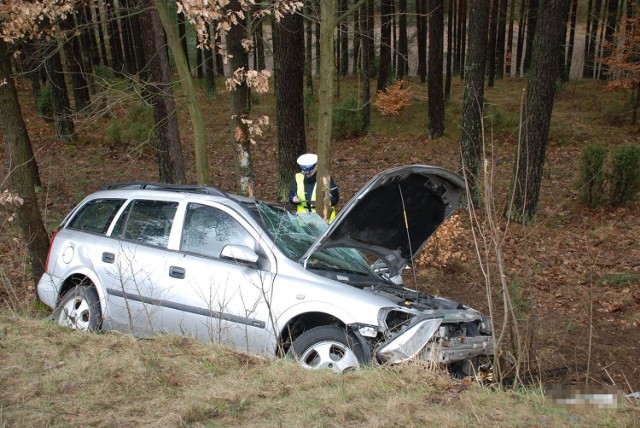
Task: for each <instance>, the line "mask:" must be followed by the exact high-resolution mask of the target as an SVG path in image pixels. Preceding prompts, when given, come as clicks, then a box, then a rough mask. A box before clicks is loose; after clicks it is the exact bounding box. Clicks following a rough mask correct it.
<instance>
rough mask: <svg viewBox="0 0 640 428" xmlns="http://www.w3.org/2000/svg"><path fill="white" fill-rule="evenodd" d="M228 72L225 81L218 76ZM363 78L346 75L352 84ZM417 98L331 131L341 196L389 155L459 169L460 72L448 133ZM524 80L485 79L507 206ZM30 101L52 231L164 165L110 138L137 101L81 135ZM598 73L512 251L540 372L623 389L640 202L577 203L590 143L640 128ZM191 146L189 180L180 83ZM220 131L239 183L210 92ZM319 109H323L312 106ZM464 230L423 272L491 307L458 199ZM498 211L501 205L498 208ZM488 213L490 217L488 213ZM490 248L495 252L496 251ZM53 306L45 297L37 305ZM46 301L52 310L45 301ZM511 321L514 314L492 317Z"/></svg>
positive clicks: (17, 266) (272, 162) (15, 260)
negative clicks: (350, 128) (64, 132)
mask: <svg viewBox="0 0 640 428" xmlns="http://www.w3.org/2000/svg"><path fill="white" fill-rule="evenodd" d="M222 86H223V84H222V83H220V87H222ZM353 86H355V83H354V82H344V83H342V84H341V86H340V90H341V92H342V93H341V96H340V98H342V99H344V98H346V97H347V94H348V91H349V89H350V88H351V87H353ZM407 86H408V87H409V88H410V90H411V91H412V97H413V98H412V105H411V106H410V107H409V108H408V109H407V110H405V111H403V112H402V113H401V114H400V115H399V116H396V117H383V116H380V115H379V113H377V112H376V111H375V109H374V111H373V115H372V127H371V130H370V132H369V133H368V134H367V135H363V136H353V137H348V138H340V139H338V140H337V141H334V143H333V169H332V175H333V177H334V178H335V180H336V181H337V183H338V184H339V186H340V194H341V202H340V204H339V205H338V210H339V209H340V207H341V206H342V205H343V204H344V203H345V202H347V201H348V200H349V198H350V197H351V196H352V195H353V194H354V193H355V192H356V191H357V190H358V189H359V188H360V187H361V186H362V185H363V184H364V183H366V182H367V181H368V180H369V179H370V178H371V177H372V176H373V175H375V174H376V173H378V172H380V171H382V170H385V169H387V168H389V167H394V166H399V165H404V164H412V163H421V164H430V165H436V166H441V167H444V168H448V169H451V170H453V171H458V170H459V157H460V155H459V145H458V140H459V136H460V132H461V125H460V122H461V116H462V115H461V112H462V92H461V91H462V85H461V83H460V82H459V81H456V82H454V87H453V92H452V98H451V100H450V101H449V102H448V104H447V113H446V114H447V123H446V126H447V130H446V134H445V136H444V137H443V138H439V139H436V140H430V139H428V138H427V137H426V136H425V135H426V129H427V113H426V111H427V108H426V88H425V86H424V85H421V84H419V83H418V82H414V81H409V82H407ZM525 86H526V82H525V81H524V80H522V79H508V80H505V81H498V82H496V85H495V87H494V88H488V89H487V91H486V94H485V95H486V98H487V102H488V103H489V107H488V108H487V113H488V119H487V122H486V123H487V124H490V125H487V127H488V129H490V130H491V131H492V132H487V151H488V153H489V159H490V163H489V167H490V169H491V170H492V171H493V175H494V182H493V186H494V189H493V193H494V195H495V196H494V200H493V201H492V203H493V204H494V206H495V211H496V212H497V213H498V214H499V213H500V212H502V209H503V208H502V207H504V206H505V203H506V194H507V190H508V186H509V183H510V178H511V172H512V170H513V162H514V154H515V145H516V142H517V136H518V128H517V125H518V118H519V111H520V99H521V96H522V91H523V90H524V88H525ZM20 88H21V91H20V96H21V103H22V109H23V115H24V117H25V119H26V122H27V127H28V130H29V135H30V137H31V141H32V144H33V146H34V150H35V153H36V158H37V161H38V165H39V168H40V173H41V177H42V181H43V184H44V186H43V189H42V191H41V192H40V194H39V195H40V202H41V209H42V211H43V215H44V216H45V219H46V225H47V228H48V230H49V231H50V232H53V231H54V230H55V228H56V226H57V224H58V223H59V222H60V220H61V219H62V218H64V216H65V215H66V214H67V213H68V212H69V210H70V209H72V208H73V206H75V204H76V203H77V202H79V201H80V200H81V199H82V198H83V197H84V196H86V195H87V194H89V193H91V192H93V191H95V190H97V189H99V188H100V187H102V186H104V185H105V184H107V183H110V182H116V181H145V180H148V181H155V180H157V179H158V173H157V166H156V163H155V157H154V156H153V155H152V151H151V150H150V149H149V148H148V147H147V148H144V147H142V148H140V147H138V146H136V145H135V144H125V143H115V142H109V141H108V139H107V137H106V135H107V129H108V127H109V125H110V123H111V120H112V119H111V117H120V118H122V117H124V116H125V115H126V112H127V110H125V109H124V108H122V109H121V107H120V106H119V105H118V104H117V103H116V104H113V106H112V108H111V109H110V116H111V117H103V118H99V119H96V120H92V121H88V120H86V119H85V120H84V122H79V123H78V135H79V138H78V139H77V140H76V141H74V142H70V143H62V142H59V141H56V139H55V138H54V134H53V125H52V123H49V122H46V121H45V120H43V119H42V118H40V117H38V116H37V115H36V114H35V111H34V107H33V105H34V103H33V100H32V99H30V96H29V93H28V90H27V88H26V86H21V87H20ZM602 88H603V85H602V83H601V82H598V81H593V82H592V81H572V82H569V83H567V84H565V86H564V87H563V88H562V89H561V90H560V91H559V93H558V95H557V98H556V104H555V107H554V116H553V120H552V126H551V135H550V139H549V145H548V148H547V153H546V159H547V161H546V165H545V168H544V179H543V182H542V190H541V194H540V203H539V213H538V218H537V221H536V223H535V224H533V225H529V226H522V225H516V224H510V225H509V227H508V228H506V224H505V223H504V222H502V223H501V230H502V232H503V233H504V234H505V235H504V241H503V248H502V251H503V253H504V259H505V261H504V267H505V280H506V284H507V285H508V286H509V290H510V292H511V295H512V298H513V300H514V303H515V307H516V314H517V316H518V319H519V330H520V332H521V335H522V338H523V343H524V345H525V346H524V348H523V353H524V354H525V355H527V357H528V362H529V366H530V368H531V371H532V372H533V373H534V377H535V379H536V380H541V381H542V382H543V383H558V382H564V383H570V382H584V380H585V378H586V377H588V378H589V380H590V382H591V383H593V384H616V385H618V386H619V387H620V388H623V389H624V390H625V391H628V392H631V391H640V367H639V365H638V355H640V333H639V331H640V330H639V324H640V206H639V205H637V204H636V205H635V206H631V207H625V208H616V209H611V208H604V209H601V210H592V209H588V208H585V207H584V206H583V205H581V203H580V197H579V195H580V189H579V187H578V178H579V166H580V156H581V151H582V149H583V147H584V146H585V145H586V144H589V143H601V144H602V145H604V146H605V147H608V148H609V149H610V150H612V151H613V150H615V149H616V148H618V147H621V146H623V145H625V144H629V143H635V144H637V143H638V140H639V137H638V130H637V128H636V129H633V128H631V127H630V126H629V125H628V122H629V120H628V117H626V116H625V114H624V109H625V100H624V97H622V96H620V94H614V93H607V92H603V91H602ZM177 100H178V106H179V118H180V119H179V120H180V132H181V140H182V145H183V154H184V157H185V162H186V165H187V168H188V177H189V181H190V182H192V183H193V182H195V171H194V155H193V150H192V143H191V142H192V133H191V131H190V122H189V119H188V117H187V115H186V109H185V108H181V107H180V106H181V105H182V102H183V101H184V100H182V99H181V98H180V97H178V99H177ZM202 104H203V109H204V117H205V120H206V121H207V128H208V132H209V143H208V152H209V161H210V165H211V174H212V184H213V185H215V186H218V187H220V188H221V189H223V190H225V191H228V192H232V193H233V192H236V189H237V187H236V184H235V176H234V174H235V171H234V167H233V165H234V155H233V150H232V147H231V145H230V144H229V143H228V140H229V132H230V131H229V125H228V122H229V118H228V116H229V114H228V111H229V104H230V103H229V99H228V94H225V93H222V92H220V95H219V97H218V98H217V99H216V100H207V101H203V102H202ZM273 106H274V102H273V95H272V94H270V95H266V96H256V97H254V106H253V107H254V108H253V113H254V114H255V115H256V116H257V115H261V114H268V115H270V116H271V117H272V122H275V115H274V114H273ZM311 117H312V118H313V117H314V110H312V113H311ZM265 131H266V132H265V134H264V137H263V138H262V139H260V140H259V141H258V143H257V144H256V145H255V146H254V147H253V153H252V160H253V166H254V170H255V178H256V195H257V197H258V198H260V199H264V200H269V201H275V199H276V194H277V191H276V189H277V185H278V183H277V177H278V175H277V142H276V128H275V125H274V124H272V125H271V127H269V128H268V129H266V130H265ZM308 135H309V140H308V142H307V143H308V147H309V150H310V151H312V150H314V147H315V119H312V120H311V121H310V125H309V132H308ZM0 159H1V160H2V166H1V167H0V168H1V169H0V176H1V177H6V176H7V171H6V159H5V158H4V154H2V155H0ZM2 215H3V217H0V228H1V229H0V231H1V232H2V233H1V235H0V241H1V242H0V244H1V245H0V260H1V262H0V266H1V269H2V270H1V272H0V273H1V274H2V275H3V288H2V289H0V302H1V304H2V306H3V307H9V308H11V309H12V310H14V311H16V310H20V311H26V312H29V313H33V311H34V308H37V305H33V304H31V303H32V302H33V301H34V300H35V297H34V293H35V291H34V284H33V282H32V281H30V280H29V279H28V274H27V269H28V268H27V264H26V263H25V257H26V256H25V246H24V244H23V242H22V241H21V239H20V236H19V234H18V233H17V231H16V228H15V225H13V224H9V223H8V222H7V217H6V215H5V214H2ZM459 217H460V221H461V223H462V225H463V228H464V233H462V234H461V235H460V236H459V238H458V239H459V240H458V241H457V242H456V246H455V247H456V248H455V250H456V252H458V253H459V254H460V257H458V258H457V259H454V260H451V261H449V262H448V263H447V264H446V266H444V267H436V266H428V265H425V264H418V265H417V268H416V269H417V271H416V277H417V279H418V282H419V286H420V287H423V288H425V289H427V290H429V291H431V292H432V293H434V294H438V295H442V296H443V297H448V298H452V299H455V300H458V301H460V302H463V303H467V304H470V305H472V306H474V307H476V308H478V309H480V310H484V311H486V310H487V306H488V305H487V301H488V299H487V292H486V287H485V278H484V276H483V275H482V271H481V269H480V266H479V263H478V256H477V255H476V250H475V248H476V246H478V247H480V248H482V247H483V244H478V245H476V243H474V240H473V235H472V233H471V222H470V220H469V215H468V213H467V212H466V211H464V210H462V211H461V212H460V216H459ZM498 217H499V216H498ZM483 218H484V217H483ZM487 257H488V258H489V259H491V260H493V259H494V256H493V255H491V254H489V255H487ZM491 275H492V276H491V284H492V285H491V297H492V298H493V300H494V302H499V300H500V298H501V297H500V296H501V292H500V290H499V284H498V282H499V281H498V278H499V275H498V272H497V270H496V269H495V264H492V270H491ZM35 310H39V311H42V308H39V309H35ZM40 314H42V312H40ZM494 324H495V327H496V328H497V329H498V330H500V329H502V326H503V317H502V315H501V312H500V311H497V312H496V316H495V317H494Z"/></svg>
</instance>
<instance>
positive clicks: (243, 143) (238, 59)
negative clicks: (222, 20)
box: [226, 0, 255, 197]
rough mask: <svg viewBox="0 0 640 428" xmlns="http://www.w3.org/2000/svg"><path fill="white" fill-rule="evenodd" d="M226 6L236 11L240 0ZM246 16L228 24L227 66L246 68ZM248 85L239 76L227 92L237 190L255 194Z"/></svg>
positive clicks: (243, 193)
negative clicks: (231, 88) (229, 99)
mask: <svg viewBox="0 0 640 428" xmlns="http://www.w3.org/2000/svg"><path fill="white" fill-rule="evenodd" d="M228 7H229V10H232V11H240V10H241V4H240V0H232V1H231V2H230V3H229V6H228ZM247 36H248V35H247V22H246V19H240V18H239V19H238V22H237V23H236V24H234V25H232V26H231V29H230V30H229V32H228V33H227V37H226V39H227V40H226V42H227V49H228V51H229V54H230V55H231V56H232V57H231V59H230V60H229V63H230V65H231V70H232V71H235V70H238V69H239V68H244V69H245V70H248V69H249V55H248V54H247V52H246V51H245V49H244V47H243V46H242V41H243V39H246V38H247ZM250 97H251V93H250V91H249V86H248V85H247V82H246V80H244V79H243V81H242V83H240V85H238V86H236V88H235V89H234V90H233V91H232V92H231V145H232V147H233V150H234V152H235V154H236V180H237V184H238V191H239V192H240V194H241V195H244V196H249V197H253V196H255V180H254V178H253V165H252V161H251V142H250V137H249V127H248V125H247V124H246V123H244V122H243V119H247V118H248V115H249V113H250V107H249V106H250Z"/></svg>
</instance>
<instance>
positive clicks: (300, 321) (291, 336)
mask: <svg viewBox="0 0 640 428" xmlns="http://www.w3.org/2000/svg"><path fill="white" fill-rule="evenodd" d="M323 325H335V326H341V327H346V326H347V324H346V323H345V322H344V321H343V320H341V319H340V318H338V317H336V316H334V315H332V314H329V313H326V312H320V311H315V312H304V313H301V314H298V315H296V316H295V317H292V318H291V319H289V321H288V322H287V323H286V324H285V325H284V326H283V328H282V329H281V331H280V337H279V340H278V350H277V352H278V355H279V356H281V357H282V356H284V355H285V354H286V353H287V351H288V350H289V347H290V346H291V344H292V343H293V341H294V340H296V339H297V338H298V337H299V336H300V335H301V334H302V333H304V332H305V331H307V330H310V329H312V328H314V327H320V326H323Z"/></svg>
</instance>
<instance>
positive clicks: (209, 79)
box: [202, 25, 218, 100]
mask: <svg viewBox="0 0 640 428" xmlns="http://www.w3.org/2000/svg"><path fill="white" fill-rule="evenodd" d="M211 34H212V31H211V25H207V35H208V37H211ZM214 49H215V48H213V47H207V48H206V49H204V52H203V55H204V58H203V62H202V63H203V67H204V81H205V87H206V89H207V98H209V99H210V100H213V99H216V98H217V97H218V93H217V91H216V70H215V63H214V61H213V59H214Z"/></svg>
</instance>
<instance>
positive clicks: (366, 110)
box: [360, 5, 373, 132]
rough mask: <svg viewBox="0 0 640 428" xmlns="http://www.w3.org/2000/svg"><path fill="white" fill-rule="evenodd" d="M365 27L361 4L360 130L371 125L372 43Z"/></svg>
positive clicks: (365, 21)
mask: <svg viewBox="0 0 640 428" xmlns="http://www.w3.org/2000/svg"><path fill="white" fill-rule="evenodd" d="M366 27H367V7H366V5H363V6H362V7H361V8H360V28H361V32H360V45H361V46H362V48H361V49H360V58H361V61H362V64H361V65H360V79H361V80H362V94H361V96H360V99H361V100H362V127H361V129H362V131H363V132H367V131H368V130H369V126H371V86H370V82H369V79H370V77H371V74H370V70H371V64H370V62H371V59H370V57H369V52H371V50H370V49H369V44H373V40H371V39H370V38H369V37H368V35H367V32H366V31H364V29H365V28H366Z"/></svg>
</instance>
